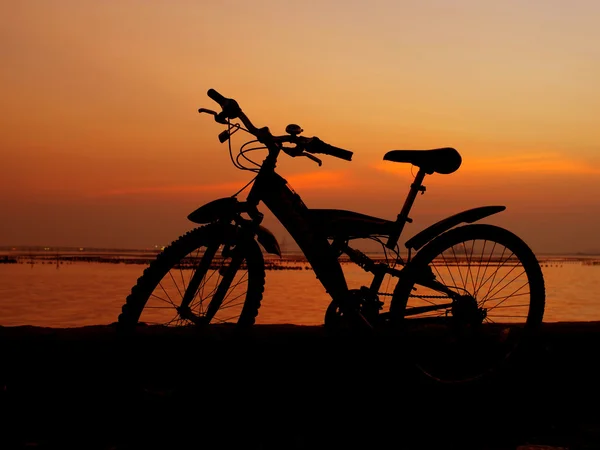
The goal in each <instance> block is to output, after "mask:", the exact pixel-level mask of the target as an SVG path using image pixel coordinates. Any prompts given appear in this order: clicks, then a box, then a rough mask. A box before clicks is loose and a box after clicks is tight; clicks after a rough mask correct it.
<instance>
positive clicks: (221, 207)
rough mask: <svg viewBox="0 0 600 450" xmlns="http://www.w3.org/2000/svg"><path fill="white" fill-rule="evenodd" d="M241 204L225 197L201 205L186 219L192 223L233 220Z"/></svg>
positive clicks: (236, 200)
mask: <svg viewBox="0 0 600 450" xmlns="http://www.w3.org/2000/svg"><path fill="white" fill-rule="evenodd" d="M240 205H241V203H240V202H239V201H238V199H237V198H235V197H225V198H220V199H217V200H213V201H212V202H208V203H207V204H205V205H202V206H201V207H200V208H198V209H197V210H196V211H194V212H192V213H190V214H189V215H188V216H187V218H188V220H191V221H192V222H194V223H201V224H202V223H210V222H214V221H215V220H218V219H222V218H233V217H234V216H235V214H237V213H238V212H239V211H240Z"/></svg>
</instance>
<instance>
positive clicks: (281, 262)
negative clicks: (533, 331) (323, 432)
mask: <svg viewBox="0 0 600 450" xmlns="http://www.w3.org/2000/svg"><path fill="white" fill-rule="evenodd" d="M13 248H14V247H13ZM160 251H161V250H132V249H126V250H123V249H116V250H115V249H100V248H95V249H84V248H72V247H65V248H62V249H60V248H56V249H54V248H53V249H48V250H45V249H43V248H42V250H39V247H34V248H32V249H31V250H23V249H21V250H16V249H15V250H12V248H11V250H10V251H8V252H7V251H6V247H0V264H30V265H34V264H53V265H57V266H58V265H62V264H74V263H101V264H137V265H146V266H147V265H149V264H150V263H151V262H152V261H154V260H155V259H156V257H157V255H158V254H159V253H160ZM365 254H367V255H368V256H369V257H371V258H373V259H374V260H376V261H385V255H384V254H383V253H382V252H365ZM389 256H390V260H392V259H393V258H392V257H391V255H389ZM538 261H539V263H540V265H541V266H542V267H558V266H562V265H563V264H580V265H586V266H599V267H600V255H582V254H571V255H538ZM340 262H341V263H342V264H347V263H351V262H350V260H349V258H348V257H346V256H342V257H340ZM265 269H267V270H302V269H305V270H310V269H311V267H310V265H309V264H308V261H307V260H306V258H305V257H304V255H302V254H301V253H297V252H296V253H284V254H282V256H281V258H280V257H278V256H276V255H268V254H265Z"/></svg>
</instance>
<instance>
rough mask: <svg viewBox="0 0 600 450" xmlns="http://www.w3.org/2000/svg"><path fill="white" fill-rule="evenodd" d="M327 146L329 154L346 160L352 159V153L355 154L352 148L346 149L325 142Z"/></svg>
mask: <svg viewBox="0 0 600 450" xmlns="http://www.w3.org/2000/svg"><path fill="white" fill-rule="evenodd" d="M325 145H326V146H327V151H326V152H324V153H327V154H328V155H331V156H335V157H336V158H340V159H345V160H346V161H352V155H353V154H354V153H353V152H351V151H350V150H344V149H343V148H339V147H334V146H333V145H329V144H325Z"/></svg>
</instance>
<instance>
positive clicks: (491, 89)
mask: <svg viewBox="0 0 600 450" xmlns="http://www.w3.org/2000/svg"><path fill="white" fill-rule="evenodd" d="M599 20H600V2H598V1H596V0H586V1H582V0H573V1H566V0H560V1H559V0H529V1H525V0H521V1H510V0H508V1H502V2H498V1H487V0H483V1H482V0H456V1H448V0H425V1H423V0H419V1H402V0H394V1H391V0H386V1H378V0H371V1H369V2H366V1H363V2H358V1H352V0H345V1H341V0H335V1H333V0H319V1H304V2H287V1H274V0H272V1H271V0H269V1H266V0H258V1H251V2H250V1H248V2H242V1H238V0H220V1H187V0H179V1H175V2H169V1H166V0H164V1H150V0H146V1H142V0H139V1H130V0H120V1H97V0H93V1H92V0H73V1H70V0H69V1H67V0H55V1H43V0H38V1H35V0H31V1H13V2H8V1H5V2H1V4H0V25H1V26H0V57H1V61H2V66H1V68H0V98H1V99H2V101H1V105H2V108H1V110H0V115H1V120H0V152H1V153H0V154H1V159H0V163H1V165H0V168H1V170H2V172H1V173H2V176H1V177H0V217H1V220H0V245H46V246H84V247H89V246H95V247H112V248H115V247H118V248H148V247H153V246H154V245H166V244H168V243H169V242H171V241H172V240H174V239H175V238H176V237H177V236H179V235H180V234H182V233H184V232H185V231H187V230H189V229H191V228H193V227H194V224H192V223H191V222H188V221H187V219H186V216H187V214H188V213H190V212H191V211H193V210H194V209H195V208H197V207H198V206H200V205H201V204H203V203H205V202H207V201H209V200H212V199H215V198H219V197H224V196H229V195H231V194H233V193H234V192H236V191H237V190H238V189H239V188H241V187H242V186H243V185H244V184H245V183H246V182H247V181H249V179H250V176H249V175H250V174H249V173H248V172H242V171H238V170H236V169H235V168H234V167H233V166H232V164H231V162H230V160H229V155H228V151H227V146H226V145H223V144H220V143H219V141H218V139H217V135H218V133H219V132H220V131H222V126H221V125H219V124H216V123H215V122H214V121H213V120H212V119H211V118H210V117H209V116H206V115H202V116H201V115H199V114H198V113H197V109H198V108H199V107H206V108H211V109H215V108H217V105H216V103H214V102H213V101H212V100H210V99H209V98H208V97H207V96H206V91H207V90H208V89H209V88H214V89H216V90H218V91H219V92H221V93H222V94H223V95H225V96H227V97H233V98H235V99H236V100H238V102H239V103H240V105H241V107H242V108H243V110H244V111H245V112H246V113H247V114H248V115H249V116H250V118H251V119H252V120H253V121H254V123H255V124H256V125H259V126H265V125H267V126H269V127H270V129H271V131H272V132H273V133H276V134H283V132H284V128H285V126H286V125H287V124H288V123H298V124H300V125H301V126H302V128H303V129H304V130H305V132H304V135H307V136H319V137H320V138H321V139H323V140H324V141H326V142H328V143H331V144H332V145H336V146H338V147H343V148H347V149H349V150H352V151H354V160H353V161H352V162H347V161H342V160H336V159H335V158H330V157H327V156H323V158H322V159H323V166H322V167H318V166H317V165H316V164H314V163H312V162H311V161H309V160H308V159H306V158H299V159H293V160H292V159H290V158H287V157H285V155H284V156H282V158H281V160H280V164H279V169H280V173H281V174H282V175H283V176H284V177H286V178H287V179H288V180H289V181H290V183H291V185H292V186H293V187H294V189H295V190H296V191H297V192H298V193H300V194H301V195H302V197H303V198H304V200H305V203H306V204H307V205H308V206H309V207H315V208H340V209H351V210H355V211H358V212H362V213H365V214H370V215H375V216H380V217H384V218H388V219H394V218H395V217H396V215H397V213H398V212H399V209H400V207H401V206H402V203H403V201H404V196H405V195H406V192H407V190H408V187H409V184H410V182H411V180H412V177H411V170H412V173H415V171H414V169H411V167H410V165H407V164H395V163H391V162H387V161H382V157H383V155H384V154H385V152H387V151H388V150H392V149H402V148H406V149H428V148H436V147H448V146H449V147H454V148H456V149H457V150H458V151H459V152H460V153H461V155H462V157H463V165H462V167H461V168H460V169H459V171H458V172H456V173H454V174H451V175H432V176H429V177H427V178H426V179H425V184H426V186H427V193H426V194H425V195H424V196H422V197H421V196H419V198H418V199H417V202H416V204H415V208H414V210H413V211H414V212H413V214H412V216H413V219H414V223H413V224H411V225H409V226H408V227H407V229H406V233H407V234H406V236H405V237H406V238H408V237H410V236H411V235H412V234H414V233H415V232H416V231H418V230H420V229H422V228H423V227H425V226H427V225H430V224H431V223H433V222H434V221H437V220H439V219H442V218H443V217H445V216H448V215H450V214H454V213H456V212H459V211H461V210H463V209H467V208H472V207H476V206H484V205H506V207H507V210H506V211H505V212H502V213H500V214H498V215H496V216H494V217H492V218H490V219H489V222H491V223H495V224H498V225H501V226H504V227H506V228H508V229H510V230H512V231H514V232H515V233H517V234H518V235H520V236H521V237H522V238H523V239H524V240H525V241H526V242H527V243H528V244H529V245H530V246H531V247H532V248H533V250H534V251H536V252H538V253H553V252H600V232H599V230H600V125H599V117H600V81H599V80H600V27H599V26H598V23H599ZM244 138H245V137H244V136H241V133H238V134H237V135H236V139H234V141H233V144H234V145H235V146H237V147H239V145H241V144H243V143H244ZM249 138H250V136H248V139H249ZM266 225H267V226H268V227H271V228H272V229H273V231H274V232H275V234H276V235H278V237H279V238H280V239H282V237H283V233H282V230H281V228H280V227H278V226H277V225H275V224H273V222H272V220H271V218H268V219H267V222H266Z"/></svg>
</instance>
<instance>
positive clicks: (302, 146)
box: [118, 89, 545, 381]
mask: <svg viewBox="0 0 600 450" xmlns="http://www.w3.org/2000/svg"><path fill="white" fill-rule="evenodd" d="M208 96H209V97H210V98H211V99H212V100H214V101H216V102H217V103H218V104H219V106H220V107H221V111H219V112H217V111H213V110H210V109H205V108H200V109H199V110H198V111H199V112H200V113H204V114H209V115H212V116H213V117H214V119H215V121H216V122H217V123H219V124H223V125H224V126H225V127H226V128H225V130H224V131H223V132H222V133H220V134H219V140H220V142H221V143H225V142H229V152H230V157H231V160H232V162H233V164H234V165H235V166H236V167H237V168H239V169H244V170H249V171H251V172H253V173H254V174H255V176H254V177H253V178H252V180H251V181H250V182H249V183H248V184H247V185H246V186H245V187H244V188H242V189H241V190H240V191H238V192H237V193H236V194H234V195H232V196H230V197H225V198H220V199H217V200H214V201H211V202H209V203H207V204H205V205H203V206H201V207H199V208H198V209H196V210H195V211H193V212H192V213H191V214H189V216H188V219H189V220H190V221H192V222H194V223H197V224H200V225H202V226H200V227H197V228H195V229H192V230H191V231H189V232H188V233H186V234H185V235H183V236H181V237H179V238H178V239H177V240H175V241H174V242H173V243H171V244H170V245H169V246H168V247H166V248H165V249H164V250H163V251H162V252H161V253H160V254H159V255H158V256H157V257H156V259H155V260H154V261H152V262H151V263H150V265H149V266H148V267H147V268H146V269H145V271H144V272H143V274H142V276H141V277H140V278H139V279H138V281H137V284H136V285H135V286H134V287H133V288H132V290H131V293H130V294H129V296H128V297H127V299H126V302H125V304H124V305H123V307H122V312H121V314H120V316H119V320H118V324H119V326H120V327H121V328H123V329H126V330H133V329H135V327H136V325H137V324H139V323H145V324H161V325H167V326H182V325H184V326H193V327H199V328H202V327H206V326H208V325H209V324H233V325H235V326H236V327H248V326H251V325H253V324H254V323H255V319H256V316H257V315H258V312H259V308H260V306H261V301H262V298H263V293H264V286H265V278H266V275H265V257H264V253H267V254H272V255H276V256H278V257H281V250H280V246H279V243H278V241H277V239H276V238H275V236H274V234H273V233H272V232H271V231H269V230H268V229H267V228H266V227H264V226H263V225H262V221H263V218H264V214H263V213H261V212H260V211H259V206H260V204H261V203H262V204H264V206H266V207H267V208H268V209H269V210H270V211H271V212H272V213H273V215H274V216H275V218H276V219H277V220H279V221H280V222H281V224H282V225H283V226H284V227H285V229H286V230H287V231H288V232H289V234H290V235H291V237H292V238H293V239H294V240H295V242H296V243H297V245H298V247H299V248H300V250H301V251H302V253H303V255H304V257H305V258H306V261H307V262H308V264H310V266H311V268H312V269H313V270H314V273H315V275H316V277H317V278H318V280H319V282H320V283H321V284H322V285H323V287H324V288H325V290H326V291H327V293H328V294H329V295H330V296H331V303H330V304H329V306H328V307H327V310H326V313H325V317H324V326H325V327H326V328H327V329H330V330H333V331H336V330H345V331H349V330H350V332H352V331H353V330H356V331H357V333H358V332H359V331H361V332H364V331H366V332H370V331H369V330H384V329H387V330H397V331H398V332H401V333H402V335H403V336H406V338H407V339H409V341H408V342H410V343H411V346H413V345H414V346H415V348H418V351H417V352H415V358H416V360H417V361H416V362H417V364H418V366H419V367H420V369H421V370H423V372H424V373H426V374H427V375H429V376H430V377H432V378H434V379H438V380H442V381H457V380H466V379H473V378H478V377H481V376H483V375H484V374H485V373H488V372H490V371H491V370H493V369H494V368H495V367H496V366H497V364H498V363H499V362H501V361H504V360H505V359H506V358H507V357H508V356H510V355H511V354H512V353H513V351H514V350H515V349H516V348H518V347H519V345H520V344H521V343H522V342H523V341H524V340H525V339H526V338H527V337H529V336H530V335H531V333H532V332H533V331H535V330H536V329H537V328H538V327H539V325H540V324H541V322H542V319H543V314H544V307H545V287H544V279H543V276H542V271H541V268H540V265H539V263H538V261H537V259H536V257H535V255H534V253H533V252H532V250H531V249H530V248H529V247H528V245H527V244H526V243H525V242H524V241H523V240H521V239H520V238H519V237H517V236H516V235H515V234H513V233H512V232H510V231H508V230H506V229H504V228H501V227H498V226H495V225H491V224H486V223H475V222H478V221H480V220H482V219H484V218H486V217H489V216H491V215H494V214H497V213H500V212H501V211H503V210H504V209H505V207H504V206H482V207H477V208H473V209H469V210H465V211H462V212H459V213H457V214H454V215H452V216H449V217H446V218H444V219H443V220H440V221H438V222H437V223H434V224H432V225H430V226H428V227H426V228H425V229H423V230H422V231H420V232H418V233H417V234H415V235H414V236H413V237H411V238H410V239H408V240H407V241H406V242H405V244H404V246H405V250H406V255H405V256H402V254H403V253H402V254H401V252H400V246H399V244H398V242H399V239H400V236H401V235H402V232H403V230H404V227H405V225H406V224H407V223H410V222H412V219H411V218H410V211H411V208H412V206H413V203H414V202H415V199H416V198H417V195H418V194H419V193H421V194H423V193H425V186H424V184H423V181H424V178H425V176H426V175H432V174H450V173H453V172H455V171H456V170H458V168H459V167H460V165H461V163H462V158H461V156H460V154H459V153H458V151H457V150H456V149H454V148H450V147H448V148H437V149H431V150H391V151H388V152H387V153H385V155H384V156H383V159H384V160H385V161H389V162H391V163H408V164H412V165H413V166H414V167H416V169H418V170H417V172H416V175H415V176H414V181H413V182H412V184H411V185H410V188H409V191H408V194H407V196H406V199H405V201H404V204H403V206H402V208H401V210H400V212H399V214H398V215H397V217H396V219H395V220H387V219H383V218H379V217H374V216H369V215H366V214H361V213H358V212H353V211H348V210H339V209H313V208H309V207H307V206H306V205H305V203H304V202H303V200H302V199H301V197H300V196H299V195H298V194H297V193H296V192H295V191H294V190H293V188H292V187H291V186H290V185H289V184H288V183H287V181H286V180H285V179H284V178H283V177H281V176H280V175H279V174H277V173H276V170H275V168H276V164H277V159H278V157H279V156H280V155H281V153H282V152H283V153H284V154H285V155H287V156H290V157H294V158H297V157H305V158H308V159H309V160H312V161H314V162H316V163H318V164H319V166H320V165H321V164H322V161H321V160H320V159H319V158H317V157H316V156H315V154H324V155H329V156H333V157H337V158H341V159H343V160H347V161H351V160H352V156H353V152H351V151H349V150H345V149H342V148H338V147H334V146H332V145H330V144H327V143H325V142H324V141H322V140H321V139H319V138H318V137H316V136H313V137H305V136H301V133H302V132H303V130H302V128H301V127H300V126H299V125H296V124H290V125H288V126H287V127H286V129H285V132H286V134H284V135H281V136H277V135H274V134H272V133H271V131H270V130H269V128H268V127H263V128H257V127H256V126H254V125H253V123H252V122H251V121H250V119H249V118H248V116H247V115H246V114H245V113H244V112H243V111H242V109H241V108H240V106H239V104H238V102H237V101H235V100H234V99H231V98H226V97H224V96H223V95H221V94H219V93H218V92H217V91H215V90H214V89H210V90H209V91H208ZM240 130H242V131H244V132H246V133H249V134H250V135H252V136H253V137H254V139H252V140H250V141H248V142H246V143H245V144H243V145H242V146H241V147H240V149H239V152H238V154H237V155H236V156H235V157H234V153H233V151H232V147H231V138H232V136H233V134H234V133H236V132H238V131H240ZM259 149H260V150H263V151H266V157H264V160H262V162H256V161H254V160H253V159H250V158H249V156H248V152H250V151H255V150H259ZM245 190H247V195H246V198H245V200H243V199H240V198H239V196H240V194H241V192H243V191H245ZM364 239H372V240H374V241H376V242H377V243H379V244H380V245H381V246H382V249H383V254H384V255H385V257H383V258H379V257H374V256H369V255H367V252H364V251H362V250H360V249H358V248H357V247H356V245H354V243H355V242H357V241H358V240H364ZM353 245H354V246H353ZM403 252H404V250H403ZM343 258H345V261H347V262H349V263H351V264H355V265H357V266H359V267H360V268H361V269H362V270H364V271H365V272H367V273H369V274H370V275H369V279H370V280H371V281H370V284H369V285H368V286H361V287H360V288H357V289H356V288H354V289H350V288H349V287H348V283H347V279H346V276H345V273H344V270H343V267H342V265H343V264H342V259H343ZM384 280H388V282H389V280H392V281H393V283H394V287H393V290H392V292H391V293H389V292H383V289H382V286H383V284H384ZM388 284H389V283H388ZM388 300H389V301H388Z"/></svg>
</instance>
